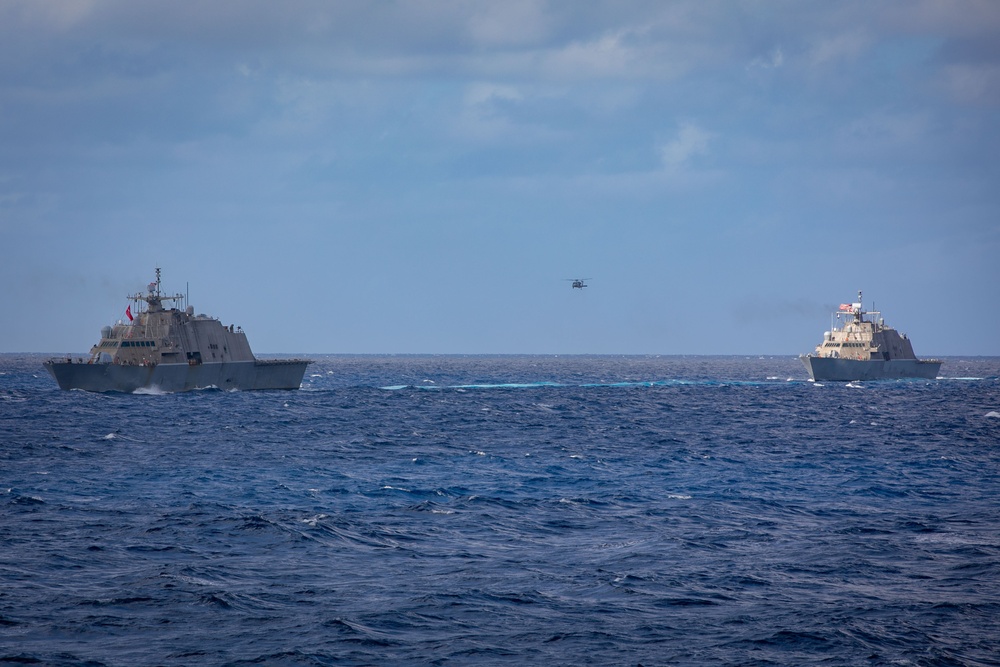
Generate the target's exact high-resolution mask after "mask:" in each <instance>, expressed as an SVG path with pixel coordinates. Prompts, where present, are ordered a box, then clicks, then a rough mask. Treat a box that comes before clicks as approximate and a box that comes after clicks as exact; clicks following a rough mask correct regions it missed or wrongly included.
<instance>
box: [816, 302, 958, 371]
mask: <svg viewBox="0 0 1000 667" xmlns="http://www.w3.org/2000/svg"><path fill="white" fill-rule="evenodd" d="M835 315H836V318H837V319H840V318H841V316H844V317H847V318H850V319H849V321H847V322H845V323H844V325H843V326H841V327H836V326H831V327H830V331H827V332H825V333H824V334H823V342H822V343H820V344H819V345H817V346H816V350H815V352H813V353H811V354H803V355H801V356H800V357H799V359H800V360H801V361H802V363H803V364H805V367H806V370H807V371H809V377H811V378H812V379H813V380H815V381H820V380H830V381H835V382H836V381H843V382H850V381H852V380H887V379H896V378H926V379H929V380H933V379H934V378H936V377H937V374H938V371H939V370H940V369H941V362H940V361H939V360H937V359H917V357H916V355H915V354H913V345H912V344H911V343H910V339H909V338H907V337H906V334H900V333H898V332H897V331H896V330H895V329H893V328H892V327H889V326H886V324H885V322H884V321H883V320H882V318H881V313H880V312H879V311H877V310H872V311H865V310H863V309H862V307H861V292H860V291H859V292H858V301H857V303H842V304H840V310H839V311H837V312H836V313H835ZM865 315H871V316H872V317H873V318H874V319H865Z"/></svg>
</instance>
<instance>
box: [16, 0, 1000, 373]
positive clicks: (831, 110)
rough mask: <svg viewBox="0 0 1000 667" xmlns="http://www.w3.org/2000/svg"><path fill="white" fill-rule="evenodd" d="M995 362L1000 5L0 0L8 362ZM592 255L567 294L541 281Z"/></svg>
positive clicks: (794, 0)
mask: <svg viewBox="0 0 1000 667" xmlns="http://www.w3.org/2000/svg"><path fill="white" fill-rule="evenodd" d="M156 267H160V268H161V269H162V276H163V289H164V290H165V291H167V292H171V293H173V292H187V293H189V294H190V302H191V304H192V305H193V306H194V308H195V310H196V311H197V312H199V313H206V314H209V315H212V316H215V317H218V318H219V319H220V320H221V321H222V322H223V323H224V324H227V325H228V324H231V323H232V324H237V325H239V326H242V327H243V328H244V329H245V330H246V332H247V334H248V337H249V340H250V343H251V345H252V347H253V348H254V351H255V352H256V353H258V354H262V353H300V352H304V353H316V354H319V353H346V354H354V353H357V354H369V353H370V354H383V353H386V354H389V353H393V354H424V353H426V354H520V353H533V354H748V355H758V354H760V355H784V354H799V353H804V352H808V351H811V350H812V349H813V348H814V347H815V346H816V345H817V344H818V343H819V342H820V340H821V339H822V335H823V332H824V331H825V330H828V329H829V328H830V326H831V317H830V313H831V312H832V311H834V310H836V308H837V306H838V305H839V304H840V303H845V302H853V301H855V300H856V299H857V293H858V291H859V290H863V299H864V303H865V306H866V307H869V308H870V307H872V306H874V307H876V308H878V309H879V310H881V311H882V313H883V316H884V318H885V320H886V321H887V323H889V324H890V325H893V326H895V327H896V328H897V329H899V330H900V331H902V332H905V333H907V334H908V335H909V336H910V337H911V339H912V340H913V343H914V348H915V351H916V353H917V355H918V356H923V357H926V356H934V355H1000V333H998V332H1000V2H996V1H995V0H949V1H942V0H908V1H893V0H887V1H886V2H871V1H870V0H858V1H855V0H844V1H840V2H829V1H828V0H773V1H764V0H759V1H739V0H691V1H683V0H682V1H677V2H665V1H661V0H607V1H602V0H592V1H582V2H581V1H579V0H551V1H546V0H505V1H504V2H486V1H483V2H471V1H464V0H412V1H407V2H396V1H392V0H385V1H380V2H370V1H368V0H358V1H337V0H283V1H282V2H272V1H270V0H267V1H265V0H213V2H204V1H202V0H198V1H189V0H171V1H170V2H165V1H159V0H151V1H149V2H141V3H140V2H134V1H133V0H0V286H2V289H0V312H2V313H3V320H2V323H3V325H2V327H0V352H52V353H56V354H63V353H74V354H75V353H85V352H86V351H87V350H89V348H90V346H91V345H93V344H94V343H96V342H97V341H98V340H99V338H100V328H101V327H102V326H104V325H106V324H111V323H113V322H114V321H116V320H117V319H119V318H121V317H123V313H124V309H125V306H126V305H127V304H128V301H127V299H126V295H128V294H130V293H134V292H137V291H140V290H142V289H144V287H145V285H146V284H147V283H149V282H150V281H151V280H153V279H154V277H155V268H156ZM572 278H586V279H587V284H588V287H587V288H586V289H572V287H571V283H570V282H568V280H567V279H572Z"/></svg>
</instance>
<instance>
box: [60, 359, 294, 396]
mask: <svg viewBox="0 0 1000 667" xmlns="http://www.w3.org/2000/svg"><path fill="white" fill-rule="evenodd" d="M308 364H309V362H308V361H305V360H300V359H294V360H285V359H279V360H270V359H269V360H259V359H258V360H251V361H230V362H223V363H203V364H194V365H192V364H187V363H183V364H162V363H161V364H156V365H150V366H129V365H123V364H110V363H104V364H89V363H70V362H68V361H48V362H46V363H45V368H46V370H48V372H49V373H50V374H51V375H52V377H53V378H55V381H56V383H58V385H59V387H60V389H82V390H84V391H97V392H109V391H118V392H125V393H132V392H135V391H138V390H149V391H162V392H168V393H172V392H180V391H191V390H194V389H207V388H211V387H216V388H218V389H222V390H239V391H248V390H257V389H298V388H299V387H300V386H301V384H302V377H303V376H304V375H305V372H306V366H307V365H308Z"/></svg>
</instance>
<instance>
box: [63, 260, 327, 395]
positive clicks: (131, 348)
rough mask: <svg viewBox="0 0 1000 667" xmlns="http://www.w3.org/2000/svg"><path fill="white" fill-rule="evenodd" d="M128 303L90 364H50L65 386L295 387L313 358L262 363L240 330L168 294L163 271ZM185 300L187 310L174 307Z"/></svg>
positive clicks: (93, 350)
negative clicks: (162, 285) (224, 324)
mask: <svg viewBox="0 0 1000 667" xmlns="http://www.w3.org/2000/svg"><path fill="white" fill-rule="evenodd" d="M128 298H129V300H130V301H131V303H130V305H129V306H128V308H127V309H126V310H125V316H126V318H127V321H126V320H119V321H118V322H117V323H116V324H114V325H113V326H105V327H104V328H102V330H101V340H100V342H98V343H97V344H96V345H94V346H93V347H92V348H91V349H90V357H89V358H88V359H78V360H76V361H74V360H73V359H72V358H65V359H50V360H49V361H47V362H45V367H46V369H47V370H48V371H49V373H51V374H52V376H53V377H54V378H55V379H56V382H57V383H58V384H59V386H60V387H61V388H63V389H84V390H88V391H123V392H132V391H135V390H137V389H143V388H146V389H159V390H162V391H168V392H172V391H186V390H190V389H200V388H207V387H218V388H220V389H241V390H246V389H297V388H298V387H299V386H300V385H301V383H302V376H303V375H304V374H305V369H306V366H307V365H308V364H309V363H310V362H309V361H308V360H306V359H276V360H260V359H257V358H256V357H254V355H253V352H252V351H251V350H250V343H249V342H248V341H247V337H246V334H245V333H244V331H243V329H242V328H241V327H237V326H234V325H229V326H223V325H222V323H221V322H220V321H219V320H218V319H216V318H214V317H209V316H208V315H195V314H194V309H193V308H192V307H191V306H189V305H186V302H187V298H186V297H185V295H183V294H172V295H167V294H164V293H163V292H162V290H161V289H160V269H159V268H157V269H156V281H155V282H152V283H149V285H148V286H147V291H146V292H145V293H143V292H138V293H136V294H132V295H129V297H128ZM181 302H184V303H185V305H186V307H184V309H183V310H181V309H180V308H177V307H174V306H175V305H176V304H179V303H181ZM165 303H168V304H172V305H171V307H165V306H164V304H165ZM133 306H135V310H134V311H133Z"/></svg>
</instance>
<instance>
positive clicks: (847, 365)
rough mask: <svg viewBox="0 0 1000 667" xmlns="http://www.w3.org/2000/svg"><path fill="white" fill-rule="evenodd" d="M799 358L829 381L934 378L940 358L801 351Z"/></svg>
mask: <svg viewBox="0 0 1000 667" xmlns="http://www.w3.org/2000/svg"><path fill="white" fill-rule="evenodd" d="M799 360H800V361H801V362H802V364H803V365H804V366H805V367H806V370H807V371H808V372H809V377H811V378H812V379H813V380H815V381H817V382H819V381H828V382H851V381H853V380H899V379H903V378H924V379H927V380H933V379H934V378H936V377H937V375H938V371H939V370H941V362H940V361H929V360H928V361H924V360H921V359H891V360H889V361H883V360H881V359H878V360H871V361H859V360H857V359H836V358H832V357H813V356H810V355H806V354H804V355H802V356H800V357H799Z"/></svg>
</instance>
